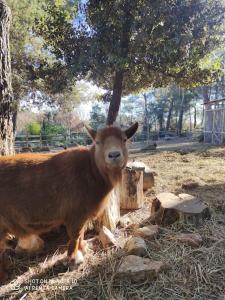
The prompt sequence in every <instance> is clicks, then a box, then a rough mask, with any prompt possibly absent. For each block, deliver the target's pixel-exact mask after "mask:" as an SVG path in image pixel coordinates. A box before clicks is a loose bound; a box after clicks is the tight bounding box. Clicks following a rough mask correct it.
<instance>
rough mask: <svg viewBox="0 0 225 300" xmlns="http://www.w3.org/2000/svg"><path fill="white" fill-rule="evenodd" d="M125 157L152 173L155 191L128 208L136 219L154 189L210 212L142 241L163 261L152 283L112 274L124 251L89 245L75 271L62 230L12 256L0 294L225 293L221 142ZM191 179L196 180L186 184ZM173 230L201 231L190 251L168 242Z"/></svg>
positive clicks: (220, 296) (224, 153)
mask: <svg viewBox="0 0 225 300" xmlns="http://www.w3.org/2000/svg"><path fill="white" fill-rule="evenodd" d="M130 159H138V160H141V161H143V162H145V163H146V164H147V165H149V166H150V167H151V168H152V169H153V171H154V172H155V174H156V176H155V181H156V182H155V187H154V189H153V190H149V191H147V193H146V195H145V200H146V207H145V208H143V209H142V210H140V211H136V212H134V213H132V214H130V215H131V218H132V217H133V219H136V220H137V222H140V220H142V219H145V217H146V216H148V215H149V210H148V203H149V201H150V199H152V196H153V195H154V194H156V193H159V192H174V193H176V194H178V193H180V192H187V193H189V194H192V195H196V196H198V197H200V198H201V199H202V200H204V201H205V202H206V203H207V204H208V206H209V207H210V210H211V212H212V218H211V220H208V221H205V222H204V224H202V225H201V226H200V227H199V228H194V227H192V226H190V225H185V224H174V225H172V226H168V227H166V228H161V231H160V235H159V237H157V238H156V239H155V240H153V241H146V242H147V246H148V257H149V258H151V259H154V260H161V261H164V262H166V263H168V265H169V266H170V267H169V269H168V270H167V271H166V272H164V273H161V274H160V275H159V278H158V279H157V280H156V281H154V282H140V283H138V284H137V283H135V284H134V283H132V282H130V281H126V280H121V279H120V280H119V279H118V278H117V276H116V271H117V268H118V265H119V263H120V261H121V258H122V257H123V256H124V255H125V253H124V251H123V250H122V249H114V248H112V249H108V250H107V251H105V250H100V248H99V245H98V244H96V245H95V248H96V249H98V251H97V252H94V251H90V252H89V253H88V254H87V256H86V260H85V263H84V264H83V265H81V266H80V267H79V269H78V270H75V271H72V272H71V271H68V270H67V267H66V266H65V265H64V264H63V256H64V255H65V254H63V253H64V250H65V246H66V240H67V237H66V233H65V231H63V230H61V231H57V232H54V233H51V234H49V235H48V236H46V237H45V240H46V249H45V252H44V253H42V254H40V255H39V256H37V257H34V258H28V257H22V258H18V257H16V256H15V255H13V254H12V255H11V269H10V280H9V281H8V283H7V284H6V285H4V286H2V287H0V299H35V300H37V299H88V300H89V299H90V300H92V299H118V300H123V299H135V300H139V299H146V300H147V299H148V300H149V299H171V300H172V299H173V300H176V299H187V300H189V299H198V300H200V299H202V300H203V299H204V300H206V299H207V300H210V299H215V300H224V299H225V148H223V147H217V148H216V147H215V148H214V147H207V146H202V145H200V144H198V145H197V144H193V145H192V144H190V145H177V146H175V147H174V146H173V147H159V150H157V151H152V152H148V153H138V154H132V155H131V158H130ZM190 181H192V182H194V183H195V184H194V185H192V186H190V187H189V188H186V189H185V188H184V186H185V183H187V182H190ZM120 231H122V230H120V229H117V231H116V233H115V234H116V235H118V236H120ZM179 232H198V233H200V234H201V236H202V238H203V244H202V246H201V247H199V248H195V249H193V248H191V247H190V246H186V245H184V244H181V243H179V242H177V241H175V240H174V238H173V237H174V236H175V234H177V233H179ZM127 234H128V233H127ZM13 243H14V241H12V245H13V246H14V244H13ZM56 244H57V246H56Z"/></svg>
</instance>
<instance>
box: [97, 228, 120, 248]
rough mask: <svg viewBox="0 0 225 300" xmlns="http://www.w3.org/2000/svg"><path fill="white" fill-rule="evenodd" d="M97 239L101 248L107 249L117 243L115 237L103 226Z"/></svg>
mask: <svg viewBox="0 0 225 300" xmlns="http://www.w3.org/2000/svg"><path fill="white" fill-rule="evenodd" d="M98 238H99V240H100V241H101V243H102V246H103V248H107V247H109V246H117V241H116V239H115V236H114V235H113V233H112V232H111V231H110V230H109V229H108V228H107V227H105V226H102V228H101V230H100V232H99V235H98Z"/></svg>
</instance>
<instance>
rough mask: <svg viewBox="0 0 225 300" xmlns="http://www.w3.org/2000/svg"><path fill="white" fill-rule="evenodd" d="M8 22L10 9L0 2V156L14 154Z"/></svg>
mask: <svg viewBox="0 0 225 300" xmlns="http://www.w3.org/2000/svg"><path fill="white" fill-rule="evenodd" d="M10 20H11V13H10V9H9V7H8V6H7V4H6V2H5V0H0V47H1V48H0V155H10V154H13V153H14V147H13V140H14V134H13V112H14V109H15V107H14V101H13V93H12V86H11V58H10V48H9V28H10Z"/></svg>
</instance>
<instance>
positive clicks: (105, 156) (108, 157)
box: [96, 134, 128, 169]
mask: <svg viewBox="0 0 225 300" xmlns="http://www.w3.org/2000/svg"><path fill="white" fill-rule="evenodd" d="M127 155H128V153H127V147H126V137H125V135H122V134H121V137H117V136H109V137H107V138H105V139H104V140H103V141H100V140H99V141H98V140H97V139H96V156H97V157H98V159H102V160H103V161H104V164H105V166H106V167H107V168H108V169H122V168H124V167H125V165H126V163H127Z"/></svg>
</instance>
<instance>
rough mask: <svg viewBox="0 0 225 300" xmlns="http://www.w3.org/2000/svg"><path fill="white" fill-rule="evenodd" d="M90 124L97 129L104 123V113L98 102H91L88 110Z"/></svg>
mask: <svg viewBox="0 0 225 300" xmlns="http://www.w3.org/2000/svg"><path fill="white" fill-rule="evenodd" d="M89 123H90V126H92V127H93V128H95V129H97V128H98V127H101V126H103V125H104V124H105V115H104V113H103V112H102V107H101V106H100V104H98V103H97V104H93V105H92V109H91V112H90V122H89Z"/></svg>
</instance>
